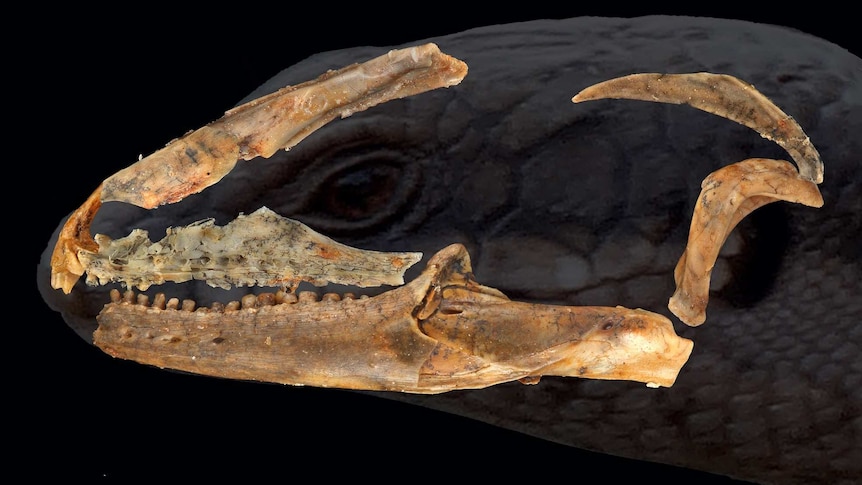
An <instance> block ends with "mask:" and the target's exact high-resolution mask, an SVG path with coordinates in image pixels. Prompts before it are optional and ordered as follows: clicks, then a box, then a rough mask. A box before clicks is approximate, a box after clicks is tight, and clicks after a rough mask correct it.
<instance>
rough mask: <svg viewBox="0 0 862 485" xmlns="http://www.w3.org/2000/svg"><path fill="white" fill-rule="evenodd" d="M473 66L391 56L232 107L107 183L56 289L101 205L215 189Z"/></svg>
mask: <svg viewBox="0 0 862 485" xmlns="http://www.w3.org/2000/svg"><path fill="white" fill-rule="evenodd" d="M466 74H467V65H466V64H464V63H463V62H461V61H460V60H458V59H455V58H453V57H450V56H448V55H446V54H443V53H442V52H440V49H438V48H437V46H436V45H434V44H425V45H421V46H416V47H411V48H407V49H400V50H393V51H391V52H389V53H387V54H384V55H382V56H380V57H377V58H375V59H372V60H370V61H367V62H365V63H362V64H354V65H352V66H348V67H345V68H343V69H339V70H337V71H330V72H327V73H326V74H323V75H322V76H320V77H318V78H317V79H315V80H313V81H308V82H305V83H302V84H299V85H296V86H289V87H285V88H282V89H280V90H279V91H277V92H275V93H272V94H270V95H267V96H264V97H261V98H258V99H256V100H253V101H250V102H249V103H246V104H244V105H242V106H239V107H237V108H234V109H232V110H230V111H228V112H227V113H225V116H223V117H222V118H221V119H219V120H217V121H215V122H213V123H210V124H209V125H207V126H204V127H203V128H200V129H198V130H195V131H193V132H191V133H189V134H187V135H186V136H184V137H182V138H180V139H177V140H174V141H172V142H171V143H169V144H168V145H167V146H166V147H165V148H163V149H161V150H159V151H157V152H155V153H153V154H152V155H150V156H148V157H146V158H144V159H142V160H139V161H138V162H137V163H134V164H132V165H131V166H129V167H127V168H125V169H123V170H121V171H119V172H117V173H116V174H114V175H113V176H111V177H109V178H108V179H106V180H105V181H104V182H103V183H102V184H101V185H100V186H99V187H98V188H97V189H96V190H95V192H93V195H91V196H90V197H89V198H88V199H87V201H86V202H85V203H84V204H83V205H82V206H81V207H80V208H78V209H77V210H76V211H75V212H73V213H72V215H71V216H70V217H69V219H68V220H67V221H66V224H65V225H64V227H63V229H62V230H61V232H60V237H59V238H58V240H57V244H56V245H55V247H54V252H53V254H52V256H51V286H52V287H53V288H55V289H57V288H60V289H62V290H63V291H64V292H65V293H69V292H71V291H72V287H73V286H74V285H75V282H77V280H78V278H79V277H80V276H81V275H82V274H83V273H84V271H85V270H86V267H85V265H84V264H82V263H81V261H80V260H79V258H78V253H79V252H81V251H83V252H93V251H96V250H97V244H96V242H95V241H94V240H93V238H92V236H91V235H90V224H91V222H92V220H93V218H94V217H95V215H96V212H97V211H98V210H99V207H100V205H101V203H102V202H106V201H120V202H127V203H130V204H134V205H138V206H140V207H143V208H147V209H152V208H155V207H158V206H159V205H162V204H170V203H174V202H178V201H180V200H182V199H183V198H185V197H186V196H188V195H191V194H195V193H197V192H200V191H202V190H204V189H205V188H207V187H209V186H210V185H213V184H215V183H217V182H218V181H219V180H221V179H222V177H224V176H225V175H226V174H227V173H228V172H230V171H231V169H232V168H233V167H234V165H235V164H236V162H237V160H239V159H243V160H249V159H252V158H254V157H257V156H262V157H270V156H272V155H273V154H274V153H275V152H276V151H278V150H279V149H289V148H291V147H292V146H294V145H296V144H297V143H299V142H300V141H301V140H302V139H303V138H305V137H306V136H308V135H309V134H311V133H312V132H314V131H315V130H317V129H318V128H320V127H321V126H323V125H324V124H326V123H328V122H329V121H332V120H333V119H335V118H336V117H339V116H340V117H342V118H343V117H347V116H350V115H351V114H353V113H356V112H358V111H362V110H365V109H367V108H370V107H372V106H375V105H377V104H380V103H383V102H386V101H389V100H392V99H398V98H403V97H406V96H412V95H414V94H419V93H423V92H426V91H430V90H432V89H437V88H441V87H449V86H453V85H456V84H458V83H460V82H461V80H462V79H463V78H464V76H465V75H466Z"/></svg>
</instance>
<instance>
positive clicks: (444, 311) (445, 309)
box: [440, 306, 464, 315]
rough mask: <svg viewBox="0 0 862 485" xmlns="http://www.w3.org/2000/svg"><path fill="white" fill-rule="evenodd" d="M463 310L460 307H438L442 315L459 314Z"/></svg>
mask: <svg viewBox="0 0 862 485" xmlns="http://www.w3.org/2000/svg"><path fill="white" fill-rule="evenodd" d="M463 311H464V310H463V309H462V308H458V307H448V306H447V307H443V308H441V309H440V313H442V314H443V315H459V314H461V312H463Z"/></svg>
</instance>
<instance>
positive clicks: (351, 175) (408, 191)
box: [295, 145, 422, 237]
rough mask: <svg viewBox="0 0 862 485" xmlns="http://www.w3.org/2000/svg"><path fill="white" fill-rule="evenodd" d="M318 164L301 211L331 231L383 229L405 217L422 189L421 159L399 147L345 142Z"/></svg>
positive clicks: (309, 221) (306, 218)
mask: <svg viewBox="0 0 862 485" xmlns="http://www.w3.org/2000/svg"><path fill="white" fill-rule="evenodd" d="M325 157H326V162H325V163H319V164H317V170H316V172H317V173H316V174H315V175H314V177H310V178H311V179H312V180H314V181H316V183H315V184H314V185H313V186H312V187H309V188H308V192H309V196H308V197H306V198H305V203H304V204H302V207H301V208H300V210H299V211H298V213H296V214H295V216H296V217H297V218H298V219H299V220H301V221H303V222H305V223H306V224H308V225H310V226H312V227H314V228H315V229H316V230H318V231H321V232H323V233H324V234H327V235H329V236H339V235H343V234H349V235H350V236H352V237H356V236H361V235H365V234H371V233H376V232H380V231H381V230H382V229H383V228H384V227H385V226H391V225H392V224H393V223H394V222H397V221H398V220H403V219H405V218H406V216H407V215H408V214H409V213H410V212H411V210H412V209H413V207H414V206H415V204H411V201H413V202H415V200H414V199H415V198H416V197H417V196H418V195H419V193H420V192H421V190H420V189H421V178H422V177H421V161H420V160H417V159H413V157H412V156H411V154H409V153H408V152H405V151H401V150H399V149H398V148H397V147H392V146H389V145H387V146H381V145H370V146H368V145H366V146H356V145H354V146H350V145H347V146H342V148H341V149H339V150H328V151H327V152H326V153H325Z"/></svg>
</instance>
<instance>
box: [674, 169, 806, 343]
mask: <svg viewBox="0 0 862 485" xmlns="http://www.w3.org/2000/svg"><path fill="white" fill-rule="evenodd" d="M779 200H784V201H787V202H796V203H799V204H803V205H807V206H809V207H822V206H823V197H822V196H821V195H820V191H819V190H818V189H817V185H815V184H814V183H813V182H811V181H809V180H807V179H804V178H802V177H801V176H800V174H799V173H798V172H797V171H796V170H795V169H794V168H793V166H792V165H791V164H790V163H789V162H786V161H784V160H771V159H766V158H751V159H748V160H744V161H742V162H738V163H735V164H733V165H729V166H727V167H723V168H721V169H719V170H716V171H715V172H713V173H711V174H710V175H709V176H707V177H706V178H705V179H704V180H703V183H702V184H701V192H700V196H699V197H698V199H697V203H696V204H695V206H694V215H693V217H692V220H691V229H690V231H689V235H688V244H687V245H686V248H685V251H684V252H683V254H682V257H680V259H679V262H678V263H677V265H676V269H675V270H674V279H675V280H676V285H677V287H676V292H674V294H673V296H672V297H671V299H670V302H669V303H668V308H669V309H670V311H672V312H673V313H674V315H676V316H677V317H678V318H679V319H680V320H682V321H683V322H685V323H686V324H688V325H691V326H697V325H700V324H702V323H703V322H704V321H705V320H706V305H707V301H708V300H709V279H710V276H711V274H712V268H713V266H715V260H716V258H717V257H718V253H719V251H720V250H721V246H722V245H723V244H724V241H725V240H726V239H727V236H728V235H729V234H730V232H731V231H733V228H734V227H736V225H737V224H738V223H739V221H741V220H742V219H743V218H744V217H745V216H747V215H748V214H750V213H751V212H753V211H754V210H755V209H758V208H760V207H762V206H764V205H766V204H769V203H770V202H775V201H779Z"/></svg>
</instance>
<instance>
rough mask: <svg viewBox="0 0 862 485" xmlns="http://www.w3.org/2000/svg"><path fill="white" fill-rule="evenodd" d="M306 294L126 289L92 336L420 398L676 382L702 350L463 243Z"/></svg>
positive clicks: (165, 364) (130, 352)
mask: <svg viewBox="0 0 862 485" xmlns="http://www.w3.org/2000/svg"><path fill="white" fill-rule="evenodd" d="M269 300H272V301H269ZM308 300H309V299H305V301H303V299H301V298H300V299H298V300H297V299H292V298H284V297H282V298H277V297H276V298H272V299H267V301H266V302H262V303H261V304H251V302H249V304H245V302H243V305H233V306H224V305H215V306H213V307H211V308H206V307H202V308H195V305H194V302H189V303H187V302H183V303H182V304H180V303H179V302H175V303H174V304H173V305H167V306H165V305H149V304H148V302H147V300H146V299H141V300H138V299H137V298H135V297H134V295H132V294H131V293H130V292H127V295H126V297H125V298H120V297H116V298H115V301H113V302H112V303H109V304H107V305H106V306H105V308H104V310H103V311H102V312H101V313H100V314H99V316H98V322H99V328H98V329H97V330H96V332H95V335H94V337H95V344H96V345H97V346H98V347H99V348H101V349H102V350H104V351H105V352H107V353H108V354H110V355H112V356H114V357H119V358H124V359H131V360H134V361H137V362H141V363H144V364H149V365H154V366H157V367H162V368H171V369H177V370H182V371H187V372H193V373H197V374H203V375H209V376H216V377H223V378H231V379H246V380H254V381H265V382H275V383H281V384H291V385H310V386H320V387H339V388H348V389H367V390H388V391H401V392H410V393H422V394H434V393H440V392H446V391H450V390H455V389H475V388H483V387H488V386H492V385H495V384H499V383H503V382H509V381H513V380H521V382H524V383H535V382H538V380H539V378H540V377H541V376H550V375H554V376H573V377H584V378H595V379H619V380H632V381H637V382H644V383H646V384H647V385H648V386H650V387H658V386H665V387H669V386H671V385H672V384H673V383H674V381H675V379H676V376H677V375H678V373H679V371H680V369H681V368H682V366H683V365H684V364H685V362H686V361H687V360H688V357H689V355H690V354H691V351H692V347H693V343H692V342H691V341H690V340H687V339H684V338H681V337H679V336H677V335H676V334H675V333H674V330H673V327H672V325H671V323H670V321H669V320H668V319H667V318H665V317H663V316H661V315H658V314H655V313H651V312H647V311H644V310H630V309H626V308H622V307H616V308H611V307H568V306H553V305H539V304H530V303H521V302H513V301H510V300H509V299H508V298H507V297H506V296H505V295H503V294H502V293H501V292H499V291H498V290H496V289H493V288H489V287H486V286H482V285H480V284H478V283H476V282H475V281H474V280H473V279H472V270H471V266H470V259H469V256H468V254H467V252H466V250H465V248H464V247H463V246H461V245H460V244H454V245H451V246H449V247H447V248H444V249H443V250H441V251H439V252H438V253H437V254H436V255H434V256H433V257H432V258H431V259H430V261H429V262H428V266H427V267H426V269H425V270H424V271H423V272H422V274H421V275H420V276H418V277H417V278H416V279H414V280H413V281H411V282H410V283H409V284H407V285H405V286H402V287H399V288H396V289H393V290H390V291H388V292H385V293H382V294H380V295H377V296H375V297H372V298H360V299H351V298H345V299H338V298H324V299H321V300H320V301H308Z"/></svg>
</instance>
